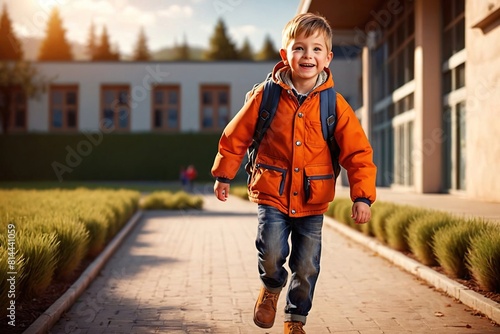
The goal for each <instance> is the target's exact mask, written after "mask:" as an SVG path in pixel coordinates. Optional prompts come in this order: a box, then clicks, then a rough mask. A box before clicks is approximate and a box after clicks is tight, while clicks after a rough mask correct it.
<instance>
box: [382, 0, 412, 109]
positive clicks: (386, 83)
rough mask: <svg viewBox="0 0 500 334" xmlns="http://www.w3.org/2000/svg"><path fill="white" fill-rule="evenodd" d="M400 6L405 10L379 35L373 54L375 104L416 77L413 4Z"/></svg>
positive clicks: (403, 3)
mask: <svg viewBox="0 0 500 334" xmlns="http://www.w3.org/2000/svg"><path fill="white" fill-rule="evenodd" d="M401 5H402V6H403V7H404V10H403V11H402V12H401V13H400V14H398V15H396V16H394V18H393V19H392V20H391V22H390V25H389V26H388V27H387V29H385V30H383V32H382V33H381V34H379V35H378V41H377V44H376V46H375V50H374V51H373V52H372V61H373V68H374V74H373V78H374V79H373V87H374V98H375V101H380V100H382V99H383V98H385V97H386V96H388V95H390V94H392V92H393V91H394V90H396V89H398V88H399V87H401V86H403V85H404V84H406V83H407V82H410V81H412V80H413V79H414V77H415V10H414V4H413V1H410V0H406V1H403V2H402V3H401Z"/></svg>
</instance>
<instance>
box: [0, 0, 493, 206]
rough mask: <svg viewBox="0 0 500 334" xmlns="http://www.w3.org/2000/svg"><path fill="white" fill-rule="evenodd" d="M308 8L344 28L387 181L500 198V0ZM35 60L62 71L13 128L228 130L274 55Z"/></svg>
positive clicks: (343, 69) (338, 56)
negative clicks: (252, 58) (182, 59)
mask: <svg viewBox="0 0 500 334" xmlns="http://www.w3.org/2000/svg"><path fill="white" fill-rule="evenodd" d="M298 12H313V13H320V14H322V15H324V16H325V17H326V18H327V19H328V20H329V22H330V23H331V25H332V27H333V28H334V41H333V42H334V50H333V51H334V54H335V57H334V60H333V61H332V63H331V65H330V68H331V70H332V73H333V76H334V80H335V83H336V88H337V90H338V91H339V92H340V93H342V94H343V95H344V96H345V97H346V98H347V100H348V102H349V103H350V104H351V105H352V106H353V108H354V109H355V110H356V113H357V115H358V117H359V119H360V121H361V123H362V125H363V127H364V129H365V131H366V133H367V135H368V137H369V138H370V140H371V142H372V145H373V148H374V159H375V163H376V164H377V166H378V177H377V182H378V186H383V187H391V188H394V189H400V190H407V191H411V192H417V193H454V194H460V195H464V196H467V197H471V198H477V199H483V200H489V201H495V202H500V173H498V171H499V169H498V166H499V165H500V140H497V139H496V138H495V134H496V133H497V131H498V129H500V110H499V108H498V98H499V97H500V80H499V79H500V28H499V27H498V25H499V22H500V2H498V1H496V2H493V1H473V0H439V1H434V0H362V1H361V0H358V1H347V2H346V1H340V0H328V1H327V0H302V1H301V2H300V4H299V8H298ZM35 66H36V67H37V68H38V69H39V70H40V72H41V73H42V74H43V75H45V76H46V77H48V78H51V79H52V82H51V84H50V86H49V87H48V91H47V92H46V93H45V94H43V95H42V96H41V98H40V99H29V100H27V99H26V98H24V96H23V94H22V93H20V92H18V93H16V94H15V98H14V99H13V103H12V106H11V108H12V112H13V117H11V119H10V123H9V124H8V127H9V132H10V133H79V132H89V131H90V132H92V131H94V132H95V131H102V132H112V133H130V134H134V133H144V132H156V133H176V132H181V133H185V132H214V133H215V132H217V133H220V132H221V130H222V129H223V128H224V126H225V125H226V124H227V122H228V121H229V120H230V119H231V118H232V117H233V116H234V115H235V114H236V112H237V111H238V110H239V108H240V107H241V105H242V103H243V100H244V97H245V93H246V92H247V91H248V90H249V89H250V88H251V87H252V86H253V85H254V84H255V83H256V82H260V81H262V80H263V78H265V76H266V75H267V73H268V72H270V71H271V69H272V67H273V66H274V62H239V61H234V62H39V63H35ZM0 131H1V130H0ZM343 178H344V181H345V175H344V176H343Z"/></svg>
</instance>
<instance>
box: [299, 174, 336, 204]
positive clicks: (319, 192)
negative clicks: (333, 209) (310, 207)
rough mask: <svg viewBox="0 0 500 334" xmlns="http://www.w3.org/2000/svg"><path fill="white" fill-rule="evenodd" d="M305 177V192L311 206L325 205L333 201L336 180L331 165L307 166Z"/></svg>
mask: <svg viewBox="0 0 500 334" xmlns="http://www.w3.org/2000/svg"><path fill="white" fill-rule="evenodd" d="M304 170H305V175H304V192H305V199H306V202H307V203H309V204H323V203H329V202H331V201H333V194H334V189H335V178H334V177H333V170H332V167H331V166H329V165H320V166H307V167H306V168H305V169H304Z"/></svg>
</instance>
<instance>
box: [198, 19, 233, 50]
mask: <svg viewBox="0 0 500 334" xmlns="http://www.w3.org/2000/svg"><path fill="white" fill-rule="evenodd" d="M205 59H207V60H236V59H238V52H237V51H236V48H235V46H234V44H233V42H231V40H230V39H229V37H228V36H227V33H226V25H225V24H224V21H223V20H222V19H219V21H218V22H217V25H216V26H215V31H214V34H213V35H212V37H211V38H210V46H209V49H208V51H207V52H206V53H205Z"/></svg>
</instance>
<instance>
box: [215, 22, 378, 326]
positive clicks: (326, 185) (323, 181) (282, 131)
mask: <svg viewBox="0 0 500 334" xmlns="http://www.w3.org/2000/svg"><path fill="white" fill-rule="evenodd" d="M282 47H283V48H282V49H281V50H280V55H281V58H282V61H281V62H279V63H278V64H277V65H276V66H275V67H274V69H273V73H272V79H273V80H274V81H275V82H276V83H278V84H279V85H280V86H281V87H282V90H281V96H280V101H279V104H278V110H277V112H276V115H275V117H274V119H273V121H272V122H271V125H270V128H269V129H268V130H267V132H266V134H265V136H264V138H263V140H262V142H261V144H260V147H259V150H258V154H257V157H256V165H255V168H254V169H253V173H252V175H251V179H250V183H249V185H248V193H249V199H250V200H251V201H253V202H255V203H257V204H258V230H257V238H256V247H257V251H258V271H259V275H260V279H261V281H262V288H261V290H260V294H259V297H258V299H257V302H256V304H255V308H254V322H255V324H256V325H257V326H259V327H262V328H270V327H272V326H273V324H274V319H275V316H276V306H277V303H278V297H279V294H280V292H281V290H282V288H283V287H284V286H285V285H286V283H287V278H288V272H287V270H286V269H285V267H284V264H285V262H286V259H287V256H288V255H290V258H289V262H288V265H289V268H290V270H291V276H290V277H291V278H290V283H289V286H288V292H287V296H286V306H285V324H284V333H305V332H304V329H303V326H304V325H305V323H306V317H307V315H308V314H309V311H310V309H311V306H312V300H313V295H314V288H315V286H316V281H317V278H318V274H319V271H320V255H321V230H322V226H323V214H324V213H325V212H326V210H327V209H328V206H329V203H330V202H331V201H332V200H333V198H334V195H335V181H336V180H335V177H334V171H333V167H332V161H331V156H330V151H329V147H328V144H327V142H326V141H325V140H324V139H323V135H322V127H321V120H320V115H319V113H320V102H319V98H320V94H319V92H320V91H322V90H325V89H328V88H330V87H333V79H332V75H331V73H330V70H329V69H328V66H329V64H330V61H331V60H332V58H333V53H332V52H331V51H330V50H332V30H331V28H330V26H329V24H328V22H327V21H326V20H325V19H324V18H323V17H321V16H318V15H314V14H309V13H308V14H299V15H297V16H296V17H294V18H293V19H292V20H291V21H290V22H288V23H287V25H286V26H285V28H284V30H283V44H282ZM262 92H263V85H260V86H258V87H257V88H256V89H255V90H254V91H253V93H252V94H251V96H250V98H249V100H248V101H247V102H246V103H245V105H244V106H243V107H242V108H241V110H240V111H239V112H238V113H237V114H236V115H235V117H234V118H233V119H232V120H231V122H230V123H229V124H228V125H227V126H226V128H225V129H224V132H223V134H222V136H221V139H220V142H219V149H218V153H217V155H216V157H215V162H214V165H213V167H212V175H213V176H214V177H215V178H216V181H215V185H214V192H215V196H216V197H217V198H218V199H219V200H221V201H226V199H227V198H228V195H229V183H230V181H231V180H232V179H233V178H234V177H235V175H236V173H237V171H238V169H239V167H240V164H241V161H242V159H243V157H244V156H245V153H246V150H247V148H248V147H249V146H250V144H251V143H252V137H253V134H254V130H255V128H256V123H257V119H258V115H259V107H260V104H261V101H262ZM336 106H337V109H336V111H337V125H336V127H335V139H336V141H337V143H338V145H339V147H340V157H339V162H340V164H341V165H342V166H343V167H344V168H345V169H346V170H347V174H348V177H349V183H350V190H351V199H352V201H353V206H352V218H353V219H354V221H355V222H356V223H357V224H364V223H366V222H368V221H369V220H370V217H371V212H370V205H371V204H372V203H373V202H374V201H375V196H376V195H375V178H376V166H375V165H374V163H373V158H372V155H373V154H372V153H373V152H372V148H371V146H370V143H369V142H368V139H367V137H366V135H365V133H364V131H363V129H362V127H361V125H360V123H359V121H358V119H357V118H356V115H355V114H354V112H353V110H352V108H351V107H350V106H349V104H348V103H347V102H346V100H345V99H344V98H343V97H342V95H340V94H337V102H336ZM306 187H307V188H308V191H305V188H306ZM290 234H291V247H290V245H289V244H288V238H289V236H290Z"/></svg>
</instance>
